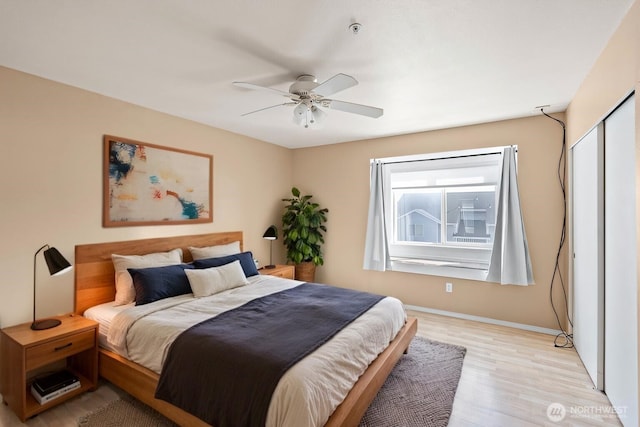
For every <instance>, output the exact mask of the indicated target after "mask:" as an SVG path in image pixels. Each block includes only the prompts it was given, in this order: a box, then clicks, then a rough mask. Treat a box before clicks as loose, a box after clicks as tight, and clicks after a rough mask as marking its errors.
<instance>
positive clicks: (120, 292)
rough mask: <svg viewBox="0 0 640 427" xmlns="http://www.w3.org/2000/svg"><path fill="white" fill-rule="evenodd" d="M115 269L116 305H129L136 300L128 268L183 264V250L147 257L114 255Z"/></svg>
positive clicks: (178, 249) (148, 255)
mask: <svg viewBox="0 0 640 427" xmlns="http://www.w3.org/2000/svg"><path fill="white" fill-rule="evenodd" d="M111 260H112V261H113V268H114V269H115V270H116V301H115V305H124V304H129V303H132V302H134V301H135V299H136V290H135V288H134V287H133V279H132V278H131V275H130V274H129V272H128V271H127V268H149V267H164V266H166V265H175V264H181V263H182V249H180V248H177V249H173V250H171V251H169V252H156V253H152V254H147V255H117V254H112V255H111Z"/></svg>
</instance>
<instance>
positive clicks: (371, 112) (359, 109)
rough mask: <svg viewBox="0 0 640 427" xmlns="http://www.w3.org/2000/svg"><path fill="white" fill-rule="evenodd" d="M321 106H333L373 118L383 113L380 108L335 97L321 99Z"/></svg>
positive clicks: (335, 108) (336, 108)
mask: <svg viewBox="0 0 640 427" xmlns="http://www.w3.org/2000/svg"><path fill="white" fill-rule="evenodd" d="M322 106H323V107H329V108H333V109H334V110H340V111H345V112H347V113H353V114H360V115H361V116H367V117H372V118H374V119H377V118H378V117H380V116H382V114H383V113H384V110H383V109H382V108H378V107H370V106H368V105H361V104H354V103H351V102H344V101H336V100H335V99H323V100H322Z"/></svg>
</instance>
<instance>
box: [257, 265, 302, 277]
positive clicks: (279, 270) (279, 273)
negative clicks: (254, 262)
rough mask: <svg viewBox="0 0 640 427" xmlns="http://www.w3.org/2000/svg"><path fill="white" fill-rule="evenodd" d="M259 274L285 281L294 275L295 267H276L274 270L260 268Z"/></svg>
mask: <svg viewBox="0 0 640 427" xmlns="http://www.w3.org/2000/svg"><path fill="white" fill-rule="evenodd" d="M259 271H260V274H268V275H269V276H276V277H282V278H285V279H293V278H294V277H295V274H296V267H295V265H282V264H280V265H276V266H275V267H274V268H261V269H260V270H259Z"/></svg>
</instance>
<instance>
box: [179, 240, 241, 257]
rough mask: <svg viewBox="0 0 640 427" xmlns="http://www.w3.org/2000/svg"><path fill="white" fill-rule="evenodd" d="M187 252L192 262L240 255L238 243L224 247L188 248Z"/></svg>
mask: <svg viewBox="0 0 640 427" xmlns="http://www.w3.org/2000/svg"><path fill="white" fill-rule="evenodd" d="M189 252H191V256H192V257H193V259H194V260H196V259H206V258H216V257H221V256H227V255H234V254H239V253H240V241H239V240H236V241H235V242H231V243H227V244H226V245H215V246H205V247H202V248H194V247H192V246H189Z"/></svg>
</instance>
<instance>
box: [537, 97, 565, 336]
mask: <svg viewBox="0 0 640 427" xmlns="http://www.w3.org/2000/svg"><path fill="white" fill-rule="evenodd" d="M540 112H541V113H542V114H544V115H545V116H546V117H548V118H550V119H551V120H555V121H556V122H558V124H560V126H562V147H561V150H560V158H559V160H558V182H559V183H560V189H561V191H562V231H561V232H560V242H559V244H558V252H556V260H555V266H554V269H553V275H552V276H551V283H550V284H549V300H550V302H551V308H552V309H553V314H554V315H555V316H556V321H557V322H558V328H559V329H560V331H561V332H560V333H559V334H558V335H556V338H555V340H554V342H553V344H554V346H555V347H562V348H571V347H573V334H570V333H568V332H567V331H566V329H565V327H564V326H563V325H562V322H560V316H558V310H557V308H556V303H555V302H554V300H553V287H554V284H555V283H556V282H557V281H558V282H560V286H561V287H562V293H563V295H564V309H565V313H566V314H567V320H568V321H569V324H570V325H571V327H573V322H572V321H571V316H570V315H569V300H568V298H567V290H566V287H565V284H564V278H563V277H562V271H561V269H560V254H561V252H562V248H563V247H564V243H565V237H566V232H567V192H566V186H565V177H566V173H567V129H566V126H565V123H564V122H563V121H562V120H559V119H556V118H555V117H551V116H550V115H548V114H547V113H545V112H544V109H543V108H540Z"/></svg>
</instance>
